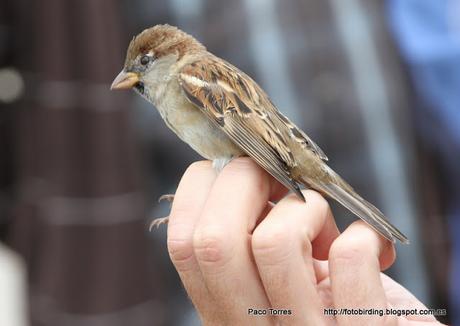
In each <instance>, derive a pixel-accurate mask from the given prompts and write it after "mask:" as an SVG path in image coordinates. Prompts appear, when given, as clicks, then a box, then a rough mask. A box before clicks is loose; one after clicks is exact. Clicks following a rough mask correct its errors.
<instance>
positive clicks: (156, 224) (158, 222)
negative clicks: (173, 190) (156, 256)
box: [149, 194, 174, 232]
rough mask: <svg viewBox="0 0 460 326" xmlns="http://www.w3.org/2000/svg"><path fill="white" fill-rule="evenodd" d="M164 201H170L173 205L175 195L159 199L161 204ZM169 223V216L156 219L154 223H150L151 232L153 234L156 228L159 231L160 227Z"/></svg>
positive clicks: (163, 196) (167, 195)
mask: <svg viewBox="0 0 460 326" xmlns="http://www.w3.org/2000/svg"><path fill="white" fill-rule="evenodd" d="M163 200H167V201H169V202H170V203H171V205H172V202H173V201H174V194H166V195H162V196H161V197H160V198H158V202H159V203H161V202H162V201H163ZM168 221H169V216H166V217H160V218H156V219H154V220H153V221H152V223H150V226H149V231H150V232H151V231H152V229H153V228H154V227H156V228H157V229H158V228H159V227H160V225H162V224H167V223H168Z"/></svg>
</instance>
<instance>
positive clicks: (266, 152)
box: [179, 56, 327, 198]
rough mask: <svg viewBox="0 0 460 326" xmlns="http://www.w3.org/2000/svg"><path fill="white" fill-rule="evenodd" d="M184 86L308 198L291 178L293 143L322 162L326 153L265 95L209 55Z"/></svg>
mask: <svg viewBox="0 0 460 326" xmlns="http://www.w3.org/2000/svg"><path fill="white" fill-rule="evenodd" d="M179 83H180V85H181V87H182V89H183V91H184V94H185V96H186V97H187V98H188V99H189V101H190V102H192V103H193V104H194V105H196V106H197V107H198V108H200V109H202V110H203V111H204V112H205V114H206V115H207V116H208V117H209V118H210V119H211V120H212V121H214V122H215V123H216V125H217V126H219V127H220V128H222V130H223V131H224V132H225V133H226V134H227V135H228V136H229V137H230V138H231V139H232V140H233V141H234V142H235V143H236V144H237V145H238V146H239V147H240V148H242V149H243V150H244V151H245V152H246V153H247V154H248V155H249V156H251V157H252V158H253V159H254V160H255V161H256V162H257V163H258V164H259V165H261V166H262V167H263V168H264V169H265V170H266V171H268V172H269V173H270V174H271V175H273V176H274V177H275V178H276V179H278V181H280V182H281V183H283V184H284V185H285V186H286V187H287V188H289V189H290V190H292V191H294V192H295V193H296V194H297V195H298V196H299V197H301V198H303V196H302V193H301V192H300V189H299V186H298V184H297V182H296V181H295V180H293V178H292V177H291V174H290V168H292V167H294V166H296V161H295V159H294V157H293V154H292V152H291V150H290V148H289V145H288V143H287V140H289V139H288V138H291V139H293V140H294V141H297V142H299V143H301V144H302V145H303V146H305V147H306V148H308V149H309V150H311V151H312V152H314V153H316V155H318V156H319V157H321V158H322V159H327V158H326V156H325V155H324V153H323V152H322V151H321V149H320V148H319V147H318V146H317V145H316V144H314V143H313V142H312V141H311V140H310V139H309V138H308V137H307V136H306V135H305V134H304V133H303V132H302V131H300V130H299V129H298V128H297V127H296V126H295V125H293V124H292V123H291V122H290V121H289V120H288V119H287V118H286V117H284V116H283V115H282V114H281V113H280V112H279V111H278V110H277V109H276V107H275V106H274V105H273V103H272V102H271V101H270V100H269V98H268V96H267V95H266V94H265V92H264V91H263V90H262V89H261V88H260V87H259V86H258V85H257V84H256V83H255V82H254V81H253V80H252V79H251V78H250V77H248V76H247V75H245V74H244V73H243V72H241V71H240V70H238V69H237V68H235V67H233V66H232V65H230V64H229V63H227V62H225V61H223V60H220V59H218V58H216V57H214V56H209V57H206V58H204V59H200V60H199V61H196V62H194V63H191V64H189V65H187V66H185V67H184V68H182V70H181V72H180V73H179Z"/></svg>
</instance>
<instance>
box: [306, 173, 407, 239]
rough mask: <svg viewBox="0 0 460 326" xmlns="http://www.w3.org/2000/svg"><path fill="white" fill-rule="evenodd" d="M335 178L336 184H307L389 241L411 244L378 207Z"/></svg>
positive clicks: (335, 175) (340, 179)
mask: <svg viewBox="0 0 460 326" xmlns="http://www.w3.org/2000/svg"><path fill="white" fill-rule="evenodd" d="M334 177H335V178H334V179H335V180H336V182H334V183H327V184H325V183H321V184H312V183H311V182H307V183H308V184H309V185H310V186H311V187H312V188H314V189H315V190H318V191H321V192H323V193H325V194H326V195H328V196H329V197H331V198H333V199H335V200H336V201H337V202H339V203H340V204H341V205H343V206H344V207H345V208H347V209H348V210H349V211H351V212H352V213H353V214H355V215H356V216H358V217H359V218H361V219H362V220H363V221H364V222H366V223H367V224H369V225H370V226H371V227H372V228H373V229H375V230H376V231H377V232H379V233H380V234H381V235H382V236H384V237H385V238H387V239H388V240H390V241H392V242H395V239H398V240H399V241H401V243H404V244H408V243H409V239H408V238H407V237H406V236H405V235H404V234H403V233H401V231H399V230H398V229H397V228H396V227H395V226H393V225H392V224H391V223H390V221H388V219H387V217H386V216H385V215H383V213H382V212H381V211H380V210H379V209H378V208H377V207H375V206H374V205H372V204H371V203H369V202H368V201H366V200H365V199H363V198H362V197H361V196H359V195H358V194H357V193H356V192H355V191H354V190H353V188H352V187H351V186H350V185H349V184H348V183H346V182H345V181H344V180H343V179H342V178H341V177H340V176H339V175H337V174H336V173H334Z"/></svg>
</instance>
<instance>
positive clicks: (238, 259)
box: [194, 158, 279, 322]
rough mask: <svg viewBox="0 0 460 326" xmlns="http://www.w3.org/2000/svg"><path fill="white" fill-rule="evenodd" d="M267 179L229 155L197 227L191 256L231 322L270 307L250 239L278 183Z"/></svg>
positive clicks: (247, 162)
mask: <svg viewBox="0 0 460 326" xmlns="http://www.w3.org/2000/svg"><path fill="white" fill-rule="evenodd" d="M271 179H272V178H271V177H270V176H269V175H268V174H267V173H266V172H265V171H264V170H262V169H261V168H260V167H259V166H257V165H256V164H255V163H254V162H253V161H252V160H251V159H249V158H239V159H236V160H233V161H232V162H230V163H229V164H228V165H227V166H226V167H225V168H224V169H223V170H222V171H221V173H220V174H219V176H218V178H217V179H216V181H215V183H214V185H213V188H212V190H211V192H210V194H209V198H208V200H207V202H206V205H205V208H204V210H203V214H202V216H201V218H200V220H199V221H198V224H197V226H196V230H195V235H194V247H195V255H196V257H197V260H198V263H199V265H200V268H201V272H202V275H203V277H204V280H205V283H206V286H207V288H208V289H209V291H210V293H212V295H213V298H214V300H215V302H217V303H218V304H220V307H221V308H220V310H221V311H226V312H227V313H228V314H232V313H233V314H234V316H233V319H232V320H234V321H235V322H236V321H239V322H243V320H241V318H243V319H244V318H248V315H247V309H248V308H250V307H257V308H267V307H268V300H267V299H266V296H265V293H264V290H263V287H262V286H261V284H260V280H259V278H258V275H257V269H256V268H255V265H254V262H253V259H252V257H251V252H250V249H249V241H250V237H251V232H252V229H251V228H252V227H253V226H254V225H255V223H256V220H257V218H258V217H259V216H260V215H261V213H262V212H263V211H264V210H265V209H266V207H267V202H268V200H269V198H270V197H271V195H272V194H273V193H275V192H276V191H277V190H276V188H279V185H278V184H277V183H275V182H273V181H272V180H271ZM249 317H250V318H252V319H251V320H253V318H254V317H251V316H249ZM246 322H247V320H246Z"/></svg>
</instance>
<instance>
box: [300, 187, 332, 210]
mask: <svg viewBox="0 0 460 326" xmlns="http://www.w3.org/2000/svg"><path fill="white" fill-rule="evenodd" d="M304 195H305V198H307V204H310V205H313V206H315V207H317V208H318V209H319V210H320V211H321V212H324V213H325V214H326V213H327V211H328V210H329V203H328V202H327V200H326V199H325V198H324V197H323V196H322V195H321V194H320V193H319V192H317V191H314V190H305V191H304Z"/></svg>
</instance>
